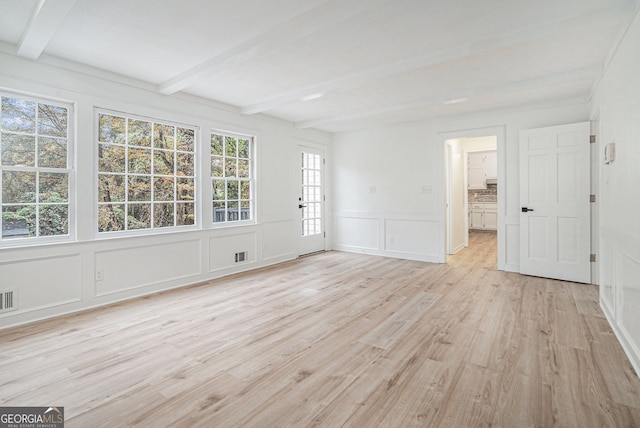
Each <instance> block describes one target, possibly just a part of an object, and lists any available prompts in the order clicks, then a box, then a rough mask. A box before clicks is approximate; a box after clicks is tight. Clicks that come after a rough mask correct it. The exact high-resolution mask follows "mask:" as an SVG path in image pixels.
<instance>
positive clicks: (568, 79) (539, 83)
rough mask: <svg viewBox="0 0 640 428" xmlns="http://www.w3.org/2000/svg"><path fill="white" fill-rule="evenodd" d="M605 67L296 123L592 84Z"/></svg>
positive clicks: (310, 124)
mask: <svg viewBox="0 0 640 428" xmlns="http://www.w3.org/2000/svg"><path fill="white" fill-rule="evenodd" d="M602 70H603V67H602V65H595V66H591V67H584V68H579V69H574V70H569V71H566V72H563V73H557V74H550V75H546V76H540V77H534V78H531V79H525V80H518V81H513V82H507V83H500V84H497V85H490V86H484V87H479V88H474V89H469V90H466V91H458V92H454V93H449V94H446V95H441V96H434V97H429V98H423V99H419V100H413V101H408V102H405V103H399V104H392V105H384V106H380V107H376V108H371V109H368V110H364V111H363V110H358V111H357V112H353V113H343V114H338V115H333V116H325V117H319V118H315V119H309V120H303V121H300V122H296V123H295V127H296V128H298V129H306V128H315V127H318V126H320V125H326V124H328V123H336V122H347V121H352V120H358V119H365V118H368V117H373V116H377V115H380V114H386V113H395V112H399V111H404V110H411V109H415V108H424V107H430V106H438V105H442V104H445V103H447V102H450V101H451V100H464V101H473V99H474V98H479V97H482V96H488V95H504V94H509V93H512V92H516V91H521V90H527V89H534V88H542V87H544V86H550V85H558V84H563V83H575V82H579V81H593V80H595V79H597V78H598V77H599V76H600V75H601V74H602Z"/></svg>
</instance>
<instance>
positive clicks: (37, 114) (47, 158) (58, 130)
mask: <svg viewBox="0 0 640 428" xmlns="http://www.w3.org/2000/svg"><path fill="white" fill-rule="evenodd" d="M70 111H71V106H70V105H65V104H60V103H55V102H50V101H44V100H37V99H29V98H26V97H22V96H13V95H8V94H7V95H2V97H1V99H0V188H1V190H2V191H1V192H0V210H1V211H2V235H1V237H0V242H8V241H10V240H14V239H19V238H34V239H35V238H43V239H44V238H45V237H47V239H49V238H51V237H61V236H66V237H67V238H68V237H69V236H70V223H71V221H70V219H71V216H70V214H71V213H70V207H71V206H72V205H71V204H70V202H69V201H70V196H71V195H70V193H71V192H70V174H71V171H72V170H71V169H70V168H69V165H72V164H73V162H72V161H71V159H72V146H73V145H72V144H71V141H70V132H69V128H70V124H69V121H70ZM22 242H24V241H22Z"/></svg>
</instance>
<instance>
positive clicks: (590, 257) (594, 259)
mask: <svg viewBox="0 0 640 428" xmlns="http://www.w3.org/2000/svg"><path fill="white" fill-rule="evenodd" d="M589 261H590V262H591V263H595V261H596V255H595V254H591V255H590V256H589Z"/></svg>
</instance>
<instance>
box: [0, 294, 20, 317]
mask: <svg viewBox="0 0 640 428" xmlns="http://www.w3.org/2000/svg"><path fill="white" fill-rule="evenodd" d="M16 297H17V292H16V290H0V313H2V312H9V311H15V310H16V309H18V304H17V303H18V302H17V298H16Z"/></svg>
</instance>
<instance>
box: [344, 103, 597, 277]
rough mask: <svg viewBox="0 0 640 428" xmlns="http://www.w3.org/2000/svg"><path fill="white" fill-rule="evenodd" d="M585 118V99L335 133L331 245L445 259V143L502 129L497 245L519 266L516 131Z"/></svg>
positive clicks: (506, 263)
mask: <svg viewBox="0 0 640 428" xmlns="http://www.w3.org/2000/svg"><path fill="white" fill-rule="evenodd" d="M587 120H589V107H588V105H587V103H585V102H579V101H576V102H567V103H563V104H559V105H555V106H547V107H532V106H531V107H528V108H527V107H522V108H520V109H510V110H505V111H489V112H483V113H478V114H473V115H464V116H454V117H447V118H440V119H434V120H429V121H423V122H415V123H409V124H403V125H400V126H396V127H388V128H382V129H372V130H366V131H360V132H350V133H340V134H336V135H334V138H333V143H332V145H333V152H332V153H333V172H334V174H333V179H334V183H340V185H339V186H335V188H334V190H333V196H334V200H333V202H334V210H335V211H334V225H335V234H334V248H336V249H340V250H344V251H354V252H362V253H367V254H380V255H385V256H391V257H406V258H411V259H416V260H425V261H431V262H444V260H445V239H444V237H445V223H444V219H445V215H446V208H445V200H446V197H445V191H446V181H445V175H446V174H445V168H444V165H445V155H444V141H445V140H446V139H448V138H455V137H464V136H465V135H466V134H469V135H466V136H472V135H473V134H474V132H473V130H480V129H485V128H492V129H498V130H500V131H501V132H502V131H503V130H504V139H505V141H504V147H503V148H502V153H501V152H500V150H501V147H500V142H499V145H498V151H499V153H498V154H499V156H498V162H499V163H500V165H499V169H502V171H503V177H504V179H501V181H500V187H501V188H502V189H501V190H500V189H499V190H500V196H499V198H500V200H501V202H500V206H499V209H500V210H501V211H500V212H499V216H500V218H501V219H502V221H501V222H500V223H499V227H502V230H501V231H499V232H500V233H499V239H500V240H501V241H502V242H501V243H499V245H500V246H502V248H504V249H505V250H504V260H503V261H502V262H501V263H500V266H501V268H503V269H505V270H510V271H518V268H519V258H520V255H519V254H520V253H519V241H520V239H519V221H520V213H519V175H518V174H519V172H518V170H519V168H518V163H519V160H518V132H519V131H520V130H522V129H529V128H538V127H544V126H552V125H560V124H566V123H574V122H584V121H587ZM470 130H471V131H470ZM480 135H483V134H480ZM484 135H486V134H484ZM499 141H500V140H499ZM373 187H375V192H372V190H373V189H372V188H373ZM501 207H502V208H501ZM399 225H403V227H402V228H400V227H398V226H399Z"/></svg>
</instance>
